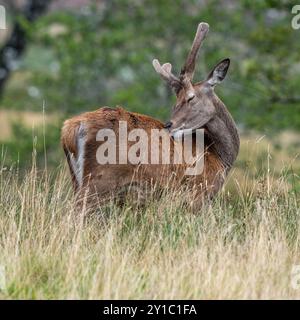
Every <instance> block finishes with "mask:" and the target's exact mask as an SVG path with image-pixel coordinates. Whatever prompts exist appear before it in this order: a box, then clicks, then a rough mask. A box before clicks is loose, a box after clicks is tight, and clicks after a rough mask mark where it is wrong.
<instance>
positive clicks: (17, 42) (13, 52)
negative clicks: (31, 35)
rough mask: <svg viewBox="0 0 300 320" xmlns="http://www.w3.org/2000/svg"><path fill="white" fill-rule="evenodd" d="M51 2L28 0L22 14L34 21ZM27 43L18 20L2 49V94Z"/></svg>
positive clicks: (0, 51)
mask: <svg viewBox="0 0 300 320" xmlns="http://www.w3.org/2000/svg"><path fill="white" fill-rule="evenodd" d="M50 2H51V1H50V0H28V1H27V3H26V5H25V6H24V8H23V9H22V10H21V13H20V14H21V15H22V16H24V18H25V19H26V20H27V21H29V22H34V21H35V20H36V19H37V18H38V17H40V16H41V15H42V14H43V13H44V12H45V11H46V10H47V7H48V5H49V4H50ZM26 44H27V39H26V33H25V31H24V30H23V28H22V26H21V24H20V23H19V22H18V21H16V22H15V24H14V26H13V30H12V33H11V35H10V37H9V39H8V40H7V42H6V43H5V44H4V46H3V47H2V48H1V50H0V95H2V93H3V89H4V85H5V83H6V81H7V80H8V78H9V76H10V73H11V71H12V69H13V67H14V63H15V61H16V60H17V59H19V58H20V56H21V55H22V53H23V52H24V50H25V48H26Z"/></svg>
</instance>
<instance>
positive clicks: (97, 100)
mask: <svg viewBox="0 0 300 320" xmlns="http://www.w3.org/2000/svg"><path fill="white" fill-rule="evenodd" d="M43 2H47V4H46V5H45V4H43ZM0 4H2V5H4V6H5V8H6V13H7V15H6V16H7V29H6V30H0V41H1V46H2V47H3V46H5V44H7V41H9V39H10V37H11V35H12V32H13V30H14V27H15V25H16V24H17V25H18V26H19V28H21V29H22V31H24V35H23V40H24V41H25V48H24V51H23V52H22V54H20V56H18V57H13V55H12V57H11V61H10V74H9V77H8V79H7V81H5V83H4V84H3V86H2V87H1V91H0V93H1V100H0V141H1V146H2V155H3V157H4V158H5V163H7V164H9V165H11V164H14V163H17V164H18V165H20V166H21V167H22V166H23V167H26V165H27V164H28V163H29V161H30V160H31V158H32V150H33V147H35V149H36V152H37V159H38V163H40V164H43V163H44V155H45V152H44V151H45V150H44V149H45V147H46V153H47V158H48V164H49V165H52V166H55V165H57V164H58V163H59V161H60V160H61V159H62V157H63V154H62V152H61V147H60V144H59V135H60V127H61V125H62V122H63V120H64V119H66V118H67V117H70V116H72V115H75V114H78V113H80V112H83V111H91V110H95V109H96V108H98V107H101V106H104V105H108V106H115V105H122V106H123V107H124V108H126V109H128V110H131V111H136V112H140V113H145V114H149V115H151V116H153V117H156V118H159V119H161V120H166V119H168V116H169V114H170V108H171V106H172V105H173V103H174V101H175V98H174V95H173V94H172V92H171V91H170V89H169V88H168V87H167V86H166V85H165V84H164V83H163V82H162V81H161V79H160V78H159V76H158V75H157V74H156V73H155V71H154V69H153V67H152V64H151V61H152V59H153V58H158V59H159V60H160V61H162V62H167V61H168V62H171V63H172V65H173V68H174V71H175V72H179V71H180V68H181V66H182V64H183V62H184V59H185V57H186V55H187V53H188V51H189V49H190V46H191V43H192V40H193V37H194V33H195V30H196V27H197V24H198V23H199V22H201V21H205V22H208V23H209V24H210V33H209V35H208V37H207V39H206V40H205V42H204V45H203V47H202V49H201V52H200V55H199V59H198V66H197V73H196V75H195V79H196V80H201V79H203V78H205V77H206V75H207V74H208V72H209V71H210V69H211V68H212V67H213V66H214V65H215V64H216V63H217V62H218V61H219V60H221V59H223V58H226V57H229V58H230V59H231V61H232V64H231V68H230V71H229V73H228V76H227V78H226V81H224V83H223V84H222V85H220V86H219V87H218V88H217V89H216V91H217V94H218V95H219V96H220V97H221V98H222V100H223V101H224V102H225V104H226V105H227V107H228V109H229V110H230V112H231V113H232V115H233V117H234V119H235V120H236V122H237V123H238V126H239V129H240V131H241V132H242V133H243V132H247V130H251V131H253V130H255V131H258V132H262V133H263V134H266V135H269V136H270V137H272V136H275V135H276V134H277V133H278V132H279V131H282V130H293V131H297V130H300V41H299V39H300V30H293V29H292V27H291V20H292V18H293V15H292V13H291V10H292V7H293V5H295V2H294V1H287V0H286V1H285V0H283V1H272V0H260V1H259V0H254V1H253V0H252V1H250V0H242V1H235V0H225V1H215V0H207V1H205V0H194V1H193V0H191V1H184V0H181V1H179V0H164V1H158V0H151V1H150V0H127V1H125V0H118V1H116V0H101V1H100V0H99V1H89V0H73V1H72V0H68V1H61V0H53V1H41V0H36V1H33V0H31V1H29V0H23V1H21V0H18V1H17V0H16V1H0ZM35 4H38V5H42V6H43V5H45V8H44V11H43V12H42V13H40V14H39V15H38V16H36V17H35V19H28V18H26V8H27V9H28V6H30V5H31V6H32V5H35ZM24 8H25V9H24ZM27 13H28V12H27ZM2 54H3V52H2ZM2 58H3V57H2ZM0 69H1V68H0ZM0 71H1V70H0ZM299 143H300V141H299ZM299 143H298V147H299Z"/></svg>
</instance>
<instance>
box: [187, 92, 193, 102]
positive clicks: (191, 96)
mask: <svg viewBox="0 0 300 320" xmlns="http://www.w3.org/2000/svg"><path fill="white" fill-rule="evenodd" d="M194 98H195V95H194V94H193V95H190V96H189V97H188V99H187V102H188V103H190V102H191V101H192V100H193V99H194Z"/></svg>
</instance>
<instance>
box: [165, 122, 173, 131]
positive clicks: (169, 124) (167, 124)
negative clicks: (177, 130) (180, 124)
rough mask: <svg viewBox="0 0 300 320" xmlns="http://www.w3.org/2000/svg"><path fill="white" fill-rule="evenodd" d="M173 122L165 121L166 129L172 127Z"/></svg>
mask: <svg viewBox="0 0 300 320" xmlns="http://www.w3.org/2000/svg"><path fill="white" fill-rule="evenodd" d="M172 124H173V123H172V122H171V121H168V122H166V123H165V125H164V128H165V129H170V128H171V127H172Z"/></svg>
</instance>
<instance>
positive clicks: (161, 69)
mask: <svg viewBox="0 0 300 320" xmlns="http://www.w3.org/2000/svg"><path fill="white" fill-rule="evenodd" d="M152 65H153V67H154V69H155V71H156V72H157V73H158V74H159V75H160V76H161V77H162V78H163V79H164V80H166V81H167V82H169V83H170V84H171V85H172V86H173V87H176V86H178V85H180V80H179V79H178V78H177V77H176V76H175V75H174V74H173V73H172V65H171V64H170V63H164V64H163V65H160V63H159V61H158V60H157V59H154V60H153V61H152Z"/></svg>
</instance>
